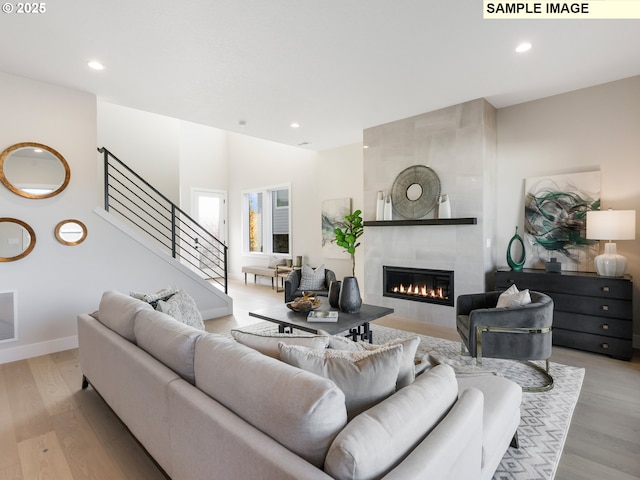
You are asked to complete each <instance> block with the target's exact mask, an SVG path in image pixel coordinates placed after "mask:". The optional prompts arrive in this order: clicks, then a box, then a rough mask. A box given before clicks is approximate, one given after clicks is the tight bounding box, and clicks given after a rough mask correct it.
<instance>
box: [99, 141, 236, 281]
mask: <svg viewBox="0 0 640 480" xmlns="http://www.w3.org/2000/svg"><path fill="white" fill-rule="evenodd" d="M98 152H100V153H102V154H103V155H104V209H105V210H106V211H107V212H112V213H113V212H115V213H117V214H118V215H119V216H120V217H121V218H123V219H125V220H126V221H127V222H128V223H130V224H132V225H133V226H135V227H136V228H137V229H138V230H141V231H143V232H144V233H146V235H147V236H149V237H151V238H152V239H153V240H155V241H156V243H157V244H158V245H159V246H160V248H161V250H163V251H165V252H166V253H167V254H169V255H171V256H172V257H173V258H175V259H176V260H178V261H180V262H182V263H183V264H186V265H187V266H188V267H190V268H191V269H192V270H194V271H196V272H197V273H198V274H199V275H200V276H201V277H202V278H203V279H204V280H207V281H212V282H214V284H215V285H217V286H219V287H221V288H222V289H223V290H224V293H228V291H227V289H228V282H227V280H228V277H227V250H228V247H227V246H226V245H225V244H224V243H223V242H221V241H220V240H219V239H217V238H216V237H215V235H213V234H212V233H211V232H209V231H207V229H205V228H204V227H202V226H201V225H200V224H198V222H196V221H195V220H194V219H193V218H191V217H190V216H189V215H188V214H187V213H186V212H184V211H183V210H181V209H180V207H178V206H177V205H176V204H174V203H173V202H172V201H171V200H169V199H168V198H167V197H166V196H164V195H163V194H162V193H160V192H159V191H158V190H157V189H156V188H154V187H153V186H152V185H151V184H150V183H149V182H147V181H146V180H145V179H143V178H142V177H141V176H140V175H138V174H137V173H136V172H134V171H133V170H132V169H131V168H129V167H128V166H127V165H125V164H124V162H122V161H121V160H119V159H118V158H117V157H116V156H115V155H113V154H112V153H111V152H110V151H109V150H107V149H106V148H104V147H102V148H99V149H98Z"/></svg>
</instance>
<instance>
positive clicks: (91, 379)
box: [78, 291, 521, 480]
mask: <svg viewBox="0 0 640 480" xmlns="http://www.w3.org/2000/svg"><path fill="white" fill-rule="evenodd" d="M78 339H79V348H80V366H81V369H82V372H83V375H84V378H83V387H84V388H87V387H88V385H89V384H90V385H91V386H92V387H93V388H95V389H96V391H97V392H98V393H99V394H100V395H101V396H102V398H103V399H104V400H105V401H106V403H107V404H108V405H109V406H110V407H111V408H112V409H113V411H114V412H115V413H116V414H117V415H118V417H119V418H120V419H121V420H122V421H123V423H124V424H125V425H126V426H127V427H128V428H129V430H130V431H131V432H132V433H133V435H135V437H136V438H137V439H138V440H139V441H140V442H141V444H142V445H143V446H144V447H145V448H146V450H147V451H148V452H149V454H150V455H151V456H152V457H153V458H154V459H155V460H156V461H157V463H158V464H159V465H160V466H161V468H163V469H164V471H165V472H166V473H167V475H169V476H170V477H171V478H172V479H174V480H187V479H194V480H195V479H209V478H216V479H237V478H261V479H267V480H269V479H273V480H283V479H284V480H286V479H292V480H293V479H301V478H304V479H311V480H313V479H331V478H336V479H351V478H385V479H402V480H407V479H413V478H416V479H417V478H438V479H452V480H453V479H456V480H459V479H462V480H463V479H470V480H471V479H473V480H477V479H479V478H491V475H492V474H493V471H494V470H495V467H496V466H497V463H496V462H495V459H496V458H497V459H498V462H499V459H500V458H501V457H502V455H503V454H504V451H505V450H506V448H507V447H508V441H509V440H510V439H511V437H513V434H514V432H515V429H516V428H517V421H516V417H517V420H519V408H520V395H521V390H520V387H518V386H517V385H516V384H515V383H513V382H510V381H509V380H506V379H504V378H500V377H491V376H486V375H485V376H480V377H477V378H476V379H475V380H474V382H475V384H473V385H469V388H466V387H464V386H463V384H461V383H459V382H458V380H457V379H456V377H455V375H454V373H453V370H452V369H451V367H449V366H448V365H439V366H436V367H434V368H432V369H431V370H429V371H427V372H425V373H423V374H422V375H420V376H419V377H417V378H416V380H415V381H414V382H413V383H411V384H410V385H408V386H406V387H404V388H402V389H400V390H398V391H397V392H395V393H392V394H391V395H390V396H388V397H387V398H384V399H382V400H380V401H378V402H377V403H376V404H375V405H373V406H371V407H370V408H368V409H366V410H365V411H364V412H362V413H360V414H358V415H356V416H355V417H354V418H353V419H352V420H350V421H347V407H346V402H345V393H344V392H343V391H342V390H340V389H339V388H338V387H337V386H336V384H335V383H334V382H333V381H331V380H329V379H328V378H324V377H322V376H319V375H316V374H314V373H310V372H308V371H305V370H302V369H299V368H296V367H294V366H292V365H289V364H287V363H285V362H283V361H280V360H278V359H276V358H272V357H270V356H268V355H265V354H263V353H261V352H259V351H258V350H255V349H252V348H250V347H248V346H246V345H243V344H241V343H238V342H237V341H235V340H233V339H230V338H226V337H224V336H220V335H214V334H209V333H206V332H204V331H202V330H198V329H196V328H193V327H191V326H189V325H186V324H183V323H180V322H178V321H177V320H175V319H174V318H172V317H170V316H168V315H166V314H165V313H162V312H159V311H156V310H154V309H153V308H152V307H151V306H150V305H149V304H147V303H145V302H143V301H141V300H138V299H135V298H132V297H129V296H127V295H124V294H122V293H119V292H116V291H107V292H105V293H104V294H103V296H102V299H101V301H100V307H99V310H98V311H97V312H96V313H95V314H92V315H88V314H80V315H79V316H78ZM282 345H284V343H283V342H279V348H280V349H282V348H283V347H282ZM400 349H401V348H400ZM388 350H389V351H392V352H393V354H394V355H395V357H394V358H396V357H397V358H400V357H398V355H397V353H398V352H397V350H398V347H397V346H396V347H394V348H389V349H388ZM394 381H395V379H394ZM486 399H489V400H490V401H491V402H494V403H493V404H489V405H488V404H487V401H486ZM496 417H500V420H499V421H496ZM503 417H504V418H503ZM514 425H515V426H514ZM505 442H507V443H506V446H505Z"/></svg>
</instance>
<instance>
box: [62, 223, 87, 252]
mask: <svg viewBox="0 0 640 480" xmlns="http://www.w3.org/2000/svg"><path fill="white" fill-rule="evenodd" d="M55 234H56V238H57V239H58V241H59V242H60V243H62V244H63V245H70V246H73V245H78V244H80V243H82V242H84V239H85V238H87V227H85V225H84V223H82V222H81V221H80V220H73V219H69V220H63V221H61V222H60V223H58V225H56V229H55Z"/></svg>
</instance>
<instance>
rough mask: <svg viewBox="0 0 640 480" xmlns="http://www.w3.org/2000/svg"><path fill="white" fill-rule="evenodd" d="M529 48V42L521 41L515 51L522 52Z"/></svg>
mask: <svg viewBox="0 0 640 480" xmlns="http://www.w3.org/2000/svg"><path fill="white" fill-rule="evenodd" d="M529 50H531V44H530V43H529V42H522V43H521V44H520V45H518V46H517V47H516V52H518V53H524V52H528V51H529Z"/></svg>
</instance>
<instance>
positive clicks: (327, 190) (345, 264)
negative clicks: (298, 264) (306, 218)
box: [310, 143, 367, 293]
mask: <svg viewBox="0 0 640 480" xmlns="http://www.w3.org/2000/svg"><path fill="white" fill-rule="evenodd" d="M315 179H316V181H317V183H318V185H319V188H318V192H317V195H318V196H317V198H316V204H315V205H314V208H315V210H314V213H313V216H312V217H311V218H317V219H318V220H317V223H316V224H315V225H314V228H315V238H314V240H313V244H312V245H313V247H314V248H313V249H312V250H311V251H312V252H313V253H312V254H311V255H310V256H311V260H312V262H311V264H312V265H319V264H321V263H324V264H325V266H326V267H327V268H329V269H331V270H333V271H334V272H335V274H336V278H337V279H338V280H342V278H344V277H346V276H350V275H351V259H350V258H349V257H347V258H346V259H336V258H324V257H323V254H322V232H321V222H320V214H321V205H322V201H323V200H331V199H335V198H351V209H352V210H354V211H355V210H358V209H360V210H362V209H363V203H364V201H363V195H364V194H363V191H364V183H363V179H364V159H363V146H362V143H355V144H352V145H346V146H344V147H340V148H334V149H331V150H325V151H323V152H319V154H318V160H317V164H316V171H315ZM364 213H365V212H363V214H364ZM363 218H364V215H363ZM361 240H362V245H361V246H360V247H358V248H357V249H356V277H357V278H361V279H364V249H365V243H366V241H367V233H366V229H365V233H364V235H363V236H362V237H361ZM363 287H364V282H363V283H361V284H360V289H361V290H362V289H363ZM363 293H364V292H363Z"/></svg>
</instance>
